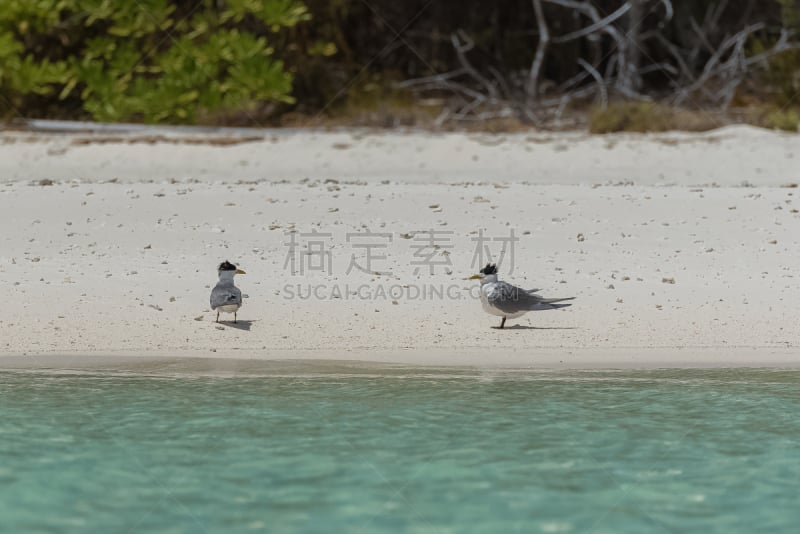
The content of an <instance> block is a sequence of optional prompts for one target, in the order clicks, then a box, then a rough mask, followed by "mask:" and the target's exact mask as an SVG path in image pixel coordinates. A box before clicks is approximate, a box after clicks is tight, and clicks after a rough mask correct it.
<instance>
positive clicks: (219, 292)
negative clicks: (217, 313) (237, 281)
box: [211, 284, 242, 310]
mask: <svg viewBox="0 0 800 534" xmlns="http://www.w3.org/2000/svg"><path fill="white" fill-rule="evenodd" d="M225 304H239V305H241V304H242V292H241V291H239V288H238V287H235V286H220V285H219V284H217V286H216V287H214V289H212V290H211V309H212V310H214V309H216V308H217V307H219V306H224V305H225Z"/></svg>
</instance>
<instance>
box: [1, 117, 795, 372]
mask: <svg viewBox="0 0 800 534" xmlns="http://www.w3.org/2000/svg"><path fill="white" fill-rule="evenodd" d="M262 137H263V139H262ZM234 141H235V140H234ZM239 141H241V142H232V141H231V140H230V139H224V138H220V137H219V136H208V135H196V136H193V135H185V134H180V135H179V134H175V133H169V132H167V133H164V132H160V131H153V132H147V133H142V132H137V133H132V134H114V135H113V136H111V137H109V136H108V135H106V136H101V135H96V134H69V135H44V134H30V133H20V132H2V133H0V228H2V230H3V231H2V234H1V235H0V244H1V246H0V276H2V281H3V283H2V285H0V298H2V301H3V302H4V303H6V305H5V307H4V308H5V312H4V313H3V314H2V316H1V317H0V331H2V333H3V334H2V336H1V337H0V368H3V367H17V366H19V365H22V364H21V363H20V361H21V359H24V358H28V359H29V361H30V362H33V361H34V360H33V359H32V358H39V361H40V362H42V363H41V365H40V366H43V367H51V366H58V362H59V361H62V362H64V367H69V366H70V364H69V362H72V365H74V366H78V367H80V366H82V365H84V364H83V363H80V362H84V363H85V362H87V361H89V362H90V363H91V362H95V363H97V362H100V361H101V360H102V362H103V365H105V362H107V359H108V357H111V356H114V357H115V358H118V360H117V361H123V360H125V359H126V358H130V357H148V355H149V356H150V357H159V358H169V357H186V358H190V357H209V358H228V359H231V358H233V359H238V358H241V359H248V358H261V359H270V358H279V359H284V358H286V359H293V358H298V359H339V360H349V359H353V360H371V361H379V362H392V361H396V362H407V363H414V364H426V363H428V364H432V365H459V364H461V365H486V364H487V362H489V363H488V364H491V363H492V362H494V363H495V364H497V365H501V366H520V367H525V366H537V365H541V366H552V367H559V366H561V365H566V366H575V367H597V366H617V365H621V366H632V367H636V366H641V367H652V366H664V367H668V366H671V365H675V366H693V365H703V364H707V365H709V366H726V365H730V366H738V365H756V366H759V365H780V366H787V367H793V366H796V365H795V362H800V329H799V328H798V326H797V325H798V324H800V306H798V305H797V303H798V302H800V283H799V282H800V274H798V272H797V271H798V265H800V240H798V238H797V236H798V235H800V214H798V211H797V210H798V208H800V198H798V196H800V189H796V188H791V187H786V186H787V185H789V184H794V183H798V182H800V164H798V161H797V158H798V157H800V137H799V136H793V135H787V134H778V133H773V132H767V131H763V130H757V129H754V128H750V127H736V128H725V129H722V130H718V131H715V132H710V133H706V134H659V135H648V136H629V135H621V136H604V137H592V136H587V135H584V134H578V133H567V134H543V133H542V134H514V135H497V136H491V135H485V134H481V135H472V134H446V135H445V134H441V135H440V134H425V133H391V134H389V133H374V132H372V133H370V132H364V131H354V132H333V133H323V132H302V131H301V132H292V131H289V132H286V133H284V134H275V133H274V132H273V133H270V134H268V135H266V134H265V135H263V136H259V135H255V136H252V137H250V138H242V139H240V140H239ZM51 182H52V183H51ZM40 184H51V185H40ZM432 236H433V237H432ZM512 238H513V239H518V241H515V242H514V246H513V254H514V258H513V261H512V259H511V258H510V245H509V244H508V243H509V239H512ZM431 239H435V241H431ZM292 240H294V241H295V245H296V246H297V247H298V248H296V249H292V248H291V246H290V244H291V242H292ZM503 243H506V245H507V249H506V251H507V254H506V257H505V258H504V260H503V266H502V268H501V271H502V273H503V274H504V275H505V276H504V277H505V278H506V279H509V280H510V281H514V282H517V283H519V284H520V285H523V286H527V287H536V288H541V289H542V291H541V294H543V295H545V296H576V297H577V299H576V301H575V305H574V306H572V307H571V308H566V309H564V310H559V311H553V312H540V313H531V314H528V315H526V316H524V317H523V318H520V319H516V320H513V321H509V323H508V324H510V325H513V326H514V327H513V328H510V329H508V328H507V329H506V330H503V331H500V330H495V329H492V328H490V327H491V326H494V325H496V324H497V323H498V321H497V320H496V318H495V317H490V316H488V315H486V314H485V313H484V312H483V311H482V310H481V308H480V305H479V303H478V302H477V300H475V285H474V283H473V282H468V281H464V280H463V278H464V277H466V276H469V275H470V274H472V273H473V272H474V271H475V269H476V268H477V264H478V261H479V260H481V261H485V260H486V259H488V258H487V255H486V253H487V252H488V253H489V254H492V255H494V256H495V258H496V257H497V256H498V255H499V253H500V249H501V248H502V245H503ZM433 245H435V246H433ZM308 247H311V251H312V252H311V253H308ZM315 247H319V248H318V249H316V248H315ZM304 250H306V253H304V252H303V251H304ZM315 250H320V251H321V252H322V254H317V253H315V252H314V251H315ZM368 254H369V255H372V257H373V260H372V262H371V265H369V266H367V265H366V263H368V260H367V258H366V257H367V255H368ZM377 258H380V259H377ZM224 259H228V260H230V261H232V262H235V263H237V264H238V265H240V266H241V267H242V268H244V269H245V270H247V272H248V274H247V275H244V276H242V277H240V278H239V277H237V283H238V285H239V287H240V288H241V289H242V291H243V292H244V293H245V295H246V297H247V298H246V299H245V302H244V307H243V308H242V310H241V312H240V314H239V318H240V321H239V324H237V325H233V324H227V323H226V324H223V325H217V324H215V323H214V322H213V320H214V314H213V313H212V312H211V310H210V309H209V307H208V295H209V292H210V289H211V287H212V286H213V284H214V283H215V282H216V272H215V268H216V265H217V264H218V263H219V262H220V261H222V260H224ZM326 262H327V263H326ZM293 266H294V271H295V272H294V274H293V273H292V267H293ZM320 267H321V268H320ZM512 268H513V272H510V271H512ZM362 269H363V270H362ZM431 270H432V271H433V272H431ZM301 271H302V272H301ZM365 271H367V272H365ZM570 354H572V355H573V357H570V356H569V355H570ZM576 354H577V355H578V356H574V355H576ZM23 355H26V356H23ZM671 355H672V356H671ZM87 357H89V358H90V360H86V358H87ZM91 357H96V358H99V359H94V360H92V359H91ZM59 358H60V359H59ZM104 358H105V359H104ZM112 359H113V358H112ZM125 361H127V360H125ZM561 362H567V363H561ZM31 365H33V366H34V367H35V366H36V365H39V364H31Z"/></svg>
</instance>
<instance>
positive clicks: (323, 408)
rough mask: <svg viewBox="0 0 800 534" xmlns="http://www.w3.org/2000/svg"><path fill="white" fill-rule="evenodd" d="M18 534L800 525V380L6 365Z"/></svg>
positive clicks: (1, 410) (2, 375)
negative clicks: (231, 372)
mask: <svg viewBox="0 0 800 534" xmlns="http://www.w3.org/2000/svg"><path fill="white" fill-rule="evenodd" d="M0 414H2V417H0V531H2V532H58V533H62V532H252V531H264V532H281V533H283V532H426V533H427V532H430V533H434V532H454V533H455V532H457V533H462V532H487V533H488V532H497V533H500V532H609V533H611V532H613V533H620V532H636V533H640V532H704V533H705V532H726V533H727V532H755V531H764V532H796V531H797V530H796V529H797V525H798V523H800V371H776V370H696V369H695V370H663V371H657V370H656V371H584V372H579V371H569V372H563V371H559V372H556V371H552V372H545V371H530V370H502V371H499V370H498V371H490V370H475V369H425V368H403V367H390V366H387V367H385V368H377V367H375V366H373V367H364V368H359V367H357V366H352V367H347V366H343V367H341V368H327V369H324V370H322V371H315V370H314V369H313V367H312V365H311V364H308V365H299V366H297V367H293V368H292V369H290V371H289V372H287V371H286V370H284V371H282V372H266V373H263V374H261V375H257V374H253V373H248V374H244V375H236V376H198V375H192V374H176V375H169V374H155V375H151V376H145V375H142V374H127V373H101V372H95V373H92V372H74V373H51V372H46V371H18V372H0Z"/></svg>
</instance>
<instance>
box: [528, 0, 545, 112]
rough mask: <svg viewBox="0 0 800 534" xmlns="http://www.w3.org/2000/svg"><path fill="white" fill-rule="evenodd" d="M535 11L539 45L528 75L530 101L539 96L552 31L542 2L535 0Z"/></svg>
mask: <svg viewBox="0 0 800 534" xmlns="http://www.w3.org/2000/svg"><path fill="white" fill-rule="evenodd" d="M533 11H534V13H536V24H537V25H538V26H539V44H538V46H537V47H536V55H534V57H533V64H531V70H530V74H529V75H528V87H527V88H526V91H525V92H526V93H527V95H528V100H529V101H532V100H535V99H536V98H538V96H539V75H540V74H541V71H542V64H543V63H544V57H545V54H546V53H547V46H548V45H549V44H550V31H549V30H548V28H547V21H546V20H545V18H544V11H543V9H542V0H533Z"/></svg>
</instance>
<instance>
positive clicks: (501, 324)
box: [500, 316, 506, 328]
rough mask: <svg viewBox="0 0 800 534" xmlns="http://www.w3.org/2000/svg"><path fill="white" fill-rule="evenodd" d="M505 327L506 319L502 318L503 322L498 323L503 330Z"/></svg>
mask: <svg viewBox="0 0 800 534" xmlns="http://www.w3.org/2000/svg"><path fill="white" fill-rule="evenodd" d="M505 325H506V317H505V316H503V320H502V321H500V328H503V327H504V326H505Z"/></svg>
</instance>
